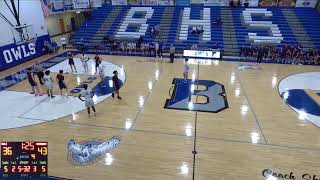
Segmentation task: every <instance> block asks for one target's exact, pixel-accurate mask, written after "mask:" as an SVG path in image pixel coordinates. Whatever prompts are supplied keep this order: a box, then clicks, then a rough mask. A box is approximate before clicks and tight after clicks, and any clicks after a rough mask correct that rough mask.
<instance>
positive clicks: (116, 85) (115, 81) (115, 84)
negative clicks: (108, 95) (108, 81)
mask: <svg viewBox="0 0 320 180" xmlns="http://www.w3.org/2000/svg"><path fill="white" fill-rule="evenodd" d="M113 74H114V75H113V77H112V81H113V87H114V89H115V92H116V93H117V96H118V99H122V98H121V97H120V93H119V89H120V83H119V78H118V71H113ZM112 98H114V92H112Z"/></svg>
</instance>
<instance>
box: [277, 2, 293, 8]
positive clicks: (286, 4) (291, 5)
mask: <svg viewBox="0 0 320 180" xmlns="http://www.w3.org/2000/svg"><path fill="white" fill-rule="evenodd" d="M295 5H296V0H278V6H284V7H294V6H295Z"/></svg>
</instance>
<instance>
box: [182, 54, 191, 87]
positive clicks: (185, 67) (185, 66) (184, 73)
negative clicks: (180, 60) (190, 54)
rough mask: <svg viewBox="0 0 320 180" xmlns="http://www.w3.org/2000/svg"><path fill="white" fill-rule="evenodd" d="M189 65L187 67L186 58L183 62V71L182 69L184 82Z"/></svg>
mask: <svg viewBox="0 0 320 180" xmlns="http://www.w3.org/2000/svg"><path fill="white" fill-rule="evenodd" d="M189 69H190V68H189V65H188V58H186V59H185V60H184V69H183V79H184V81H185V82H186V81H187V79H188V75H189Z"/></svg>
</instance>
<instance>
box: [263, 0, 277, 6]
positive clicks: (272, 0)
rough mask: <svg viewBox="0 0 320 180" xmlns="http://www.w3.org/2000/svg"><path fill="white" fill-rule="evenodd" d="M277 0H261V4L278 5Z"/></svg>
mask: <svg viewBox="0 0 320 180" xmlns="http://www.w3.org/2000/svg"><path fill="white" fill-rule="evenodd" d="M276 5H277V0H259V6H276Z"/></svg>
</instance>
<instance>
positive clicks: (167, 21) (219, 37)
mask: <svg viewBox="0 0 320 180" xmlns="http://www.w3.org/2000/svg"><path fill="white" fill-rule="evenodd" d="M216 17H220V18H221V20H222V25H214V24H213V23H212V22H213V21H214V19H215V18H216ZM210 21H211V22H210ZM141 24H142V25H141ZM197 24H199V25H200V24H201V25H202V27H203V30H204V32H203V34H200V35H198V34H191V33H190V30H191V28H192V26H193V25H197ZM155 25H159V27H160V32H161V36H156V37H154V36H151V35H150V33H148V30H149V28H151V27H154V26H155ZM106 35H109V36H110V37H114V38H116V39H137V38H139V37H140V36H143V37H144V40H145V41H147V42H150V41H154V40H162V41H163V42H164V45H165V48H168V47H169V46H170V44H174V46H175V47H176V49H188V48H190V46H191V45H192V44H197V45H198V48H211V47H212V46H213V45H214V44H216V43H217V44H218V45H219V48H221V49H222V50H223V51H224V52H225V53H226V54H235V53H238V51H239V48H240V47H243V46H249V45H252V44H261V43H267V44H274V45H277V46H281V45H283V44H290V45H296V44H298V43H300V44H301V45H302V46H303V47H304V48H305V49H308V48H320V15H319V13H318V12H317V11H316V10H315V9H310V8H279V7H268V8H246V9H245V8H229V7H207V6H153V7H151V6H141V7H137V6H103V7H101V8H98V9H96V10H95V11H94V12H93V14H92V16H91V18H90V19H89V20H88V21H87V22H85V23H84V24H83V25H82V26H81V27H80V29H79V30H78V31H77V32H76V33H75V34H74V35H73V36H72V39H71V42H72V43H73V44H75V43H77V42H79V41H80V40H81V38H83V40H84V42H87V43H88V45H89V46H91V47H94V46H95V47H96V46H97V45H101V44H102V41H103V37H104V36H106Z"/></svg>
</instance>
